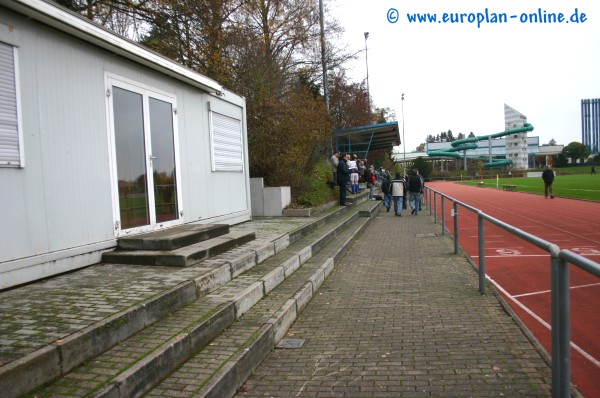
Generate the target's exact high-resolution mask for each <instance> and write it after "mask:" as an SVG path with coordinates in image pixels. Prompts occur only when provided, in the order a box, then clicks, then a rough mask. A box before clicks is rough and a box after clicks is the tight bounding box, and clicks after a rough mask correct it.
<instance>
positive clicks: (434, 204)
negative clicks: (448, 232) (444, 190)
mask: <svg viewBox="0 0 600 398" xmlns="http://www.w3.org/2000/svg"><path fill="white" fill-rule="evenodd" d="M435 194H436V193H435V192H434V193H433V207H434V208H435V211H434V212H433V222H434V223H436V222H437V196H435Z"/></svg>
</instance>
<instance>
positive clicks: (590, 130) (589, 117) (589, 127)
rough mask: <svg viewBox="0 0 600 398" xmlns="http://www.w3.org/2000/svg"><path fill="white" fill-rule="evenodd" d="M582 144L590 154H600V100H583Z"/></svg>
mask: <svg viewBox="0 0 600 398" xmlns="http://www.w3.org/2000/svg"><path fill="white" fill-rule="evenodd" d="M581 142H582V143H583V145H585V146H587V147H588V148H589V150H590V152H592V153H599V152H600V148H599V147H600V98H594V99H582V100H581Z"/></svg>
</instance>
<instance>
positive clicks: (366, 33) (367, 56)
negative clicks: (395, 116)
mask: <svg viewBox="0 0 600 398" xmlns="http://www.w3.org/2000/svg"><path fill="white" fill-rule="evenodd" d="M368 38H369V32H365V62H366V64H367V103H368V104H369V124H370V123H371V92H370V91H369V51H368V48H367V39H368Z"/></svg>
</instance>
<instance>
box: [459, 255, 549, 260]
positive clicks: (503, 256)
mask: <svg viewBox="0 0 600 398" xmlns="http://www.w3.org/2000/svg"><path fill="white" fill-rule="evenodd" d="M471 257H473V258H477V259H479V256H471ZM519 257H550V254H515V255H512V254H510V255H508V254H504V255H500V256H487V255H486V256H485V258H519Z"/></svg>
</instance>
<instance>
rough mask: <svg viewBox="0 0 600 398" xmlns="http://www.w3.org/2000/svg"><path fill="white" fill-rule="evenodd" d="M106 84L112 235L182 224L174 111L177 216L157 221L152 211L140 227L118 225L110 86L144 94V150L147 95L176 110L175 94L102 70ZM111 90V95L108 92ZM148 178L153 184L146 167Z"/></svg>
mask: <svg viewBox="0 0 600 398" xmlns="http://www.w3.org/2000/svg"><path fill="white" fill-rule="evenodd" d="M104 80H105V88H106V93H107V97H106V118H107V123H108V124H107V125H108V129H107V133H108V143H109V146H108V147H109V158H110V179H111V187H112V202H113V219H114V221H115V223H116V224H115V237H117V238H118V237H121V236H128V235H133V234H137V233H143V232H151V231H155V230H159V229H164V228H166V227H171V226H175V225H180V224H183V222H184V218H183V213H182V211H183V195H182V187H181V186H182V178H181V177H180V176H181V163H180V157H179V148H180V146H179V125H178V123H179V122H178V118H177V117H176V114H175V115H173V133H174V137H173V139H174V146H175V168H176V170H177V174H178V175H179V177H178V180H177V201H178V202H177V205H178V209H179V210H180V216H179V218H178V219H176V220H172V221H167V222H156V219H155V214H152V213H151V220H150V224H149V225H145V226H142V227H134V228H129V229H121V225H122V224H121V214H120V207H119V206H120V204H119V188H118V183H119V182H118V172H117V149H116V143H115V130H114V127H115V125H114V113H113V102H112V101H113V96H112V88H113V86H116V87H119V88H121V89H124V90H128V91H131V92H134V93H137V94H139V95H141V96H142V97H143V106H144V111H143V113H144V135H145V136H144V137H145V138H144V144H145V145H146V147H145V148H146V153H147V154H151V153H152V150H151V148H150V144H149V141H148V140H147V134H148V128H149V125H150V120H149V117H150V113H149V111H148V101H149V98H150V97H152V98H155V99H158V100H162V101H165V102H169V103H170V104H172V106H173V109H174V110H175V111H176V110H177V98H176V96H175V95H173V94H171V93H168V92H165V91H162V90H159V89H157V88H155V87H152V86H149V85H146V84H142V83H139V82H137V81H135V80H131V79H127V78H125V77H122V76H119V75H114V74H112V73H105V77H104ZM109 92H110V95H108V93H109ZM147 178H148V187H152V186H153V184H154V180H153V179H154V175H153V173H152V172H151V170H150V169H149V168H148V173H147ZM154 200H155V197H154V195H150V197H149V202H148V206H149V208H153V207H154Z"/></svg>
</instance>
